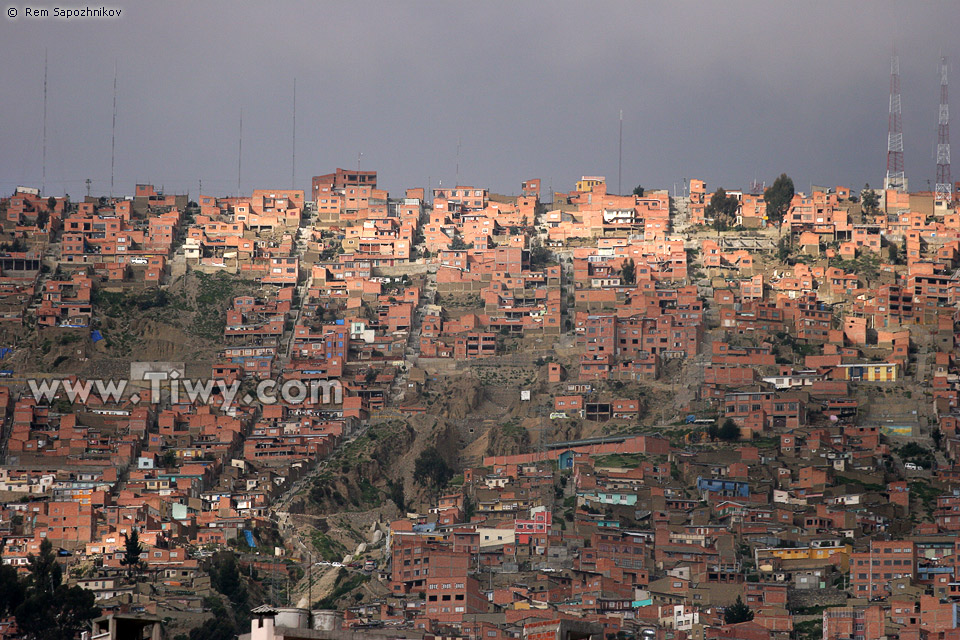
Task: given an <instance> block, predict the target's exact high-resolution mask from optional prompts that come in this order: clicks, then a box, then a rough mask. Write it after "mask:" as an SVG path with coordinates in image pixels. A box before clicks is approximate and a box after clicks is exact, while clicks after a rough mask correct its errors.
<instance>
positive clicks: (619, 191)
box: [617, 109, 676, 196]
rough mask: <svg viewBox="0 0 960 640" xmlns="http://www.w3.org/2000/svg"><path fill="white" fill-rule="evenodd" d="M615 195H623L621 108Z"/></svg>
mask: <svg viewBox="0 0 960 640" xmlns="http://www.w3.org/2000/svg"><path fill="white" fill-rule="evenodd" d="M674 191H676V189H674ZM617 195H619V196H622V195H623V109H620V162H619V164H618V165H617Z"/></svg>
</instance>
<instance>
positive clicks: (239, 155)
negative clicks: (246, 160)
mask: <svg viewBox="0 0 960 640" xmlns="http://www.w3.org/2000/svg"><path fill="white" fill-rule="evenodd" d="M242 168H243V107H240V148H239V150H238V151H237V197H238V198H239V197H240V170H241V169H242Z"/></svg>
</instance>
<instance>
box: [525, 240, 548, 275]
mask: <svg viewBox="0 0 960 640" xmlns="http://www.w3.org/2000/svg"><path fill="white" fill-rule="evenodd" d="M551 260H553V252H552V251H550V249H548V248H547V247H544V246H543V245H541V244H540V242H539V241H537V240H534V241H533V242H531V246H530V268H531V269H535V270H539V269H543V268H544V267H545V266H547V265H548V264H549V263H550V261H551Z"/></svg>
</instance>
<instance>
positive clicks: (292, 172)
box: [290, 78, 297, 189]
mask: <svg viewBox="0 0 960 640" xmlns="http://www.w3.org/2000/svg"><path fill="white" fill-rule="evenodd" d="M291 146H292V147H293V151H292V153H291V156H292V158H293V162H292V165H293V166H292V167H291V168H290V188H291V189H296V188H297V79H296V78H294V79H293V142H292V143H291Z"/></svg>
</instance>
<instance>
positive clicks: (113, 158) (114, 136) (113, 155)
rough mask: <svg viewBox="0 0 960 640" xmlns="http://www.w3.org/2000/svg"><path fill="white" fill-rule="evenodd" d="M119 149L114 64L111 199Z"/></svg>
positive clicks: (114, 66)
mask: <svg viewBox="0 0 960 640" xmlns="http://www.w3.org/2000/svg"><path fill="white" fill-rule="evenodd" d="M116 148H117V63H116V61H114V63H113V123H112V124H111V125H110V197H111V198H112V197H113V168H114V166H115V164H114V162H115V159H116Z"/></svg>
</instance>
